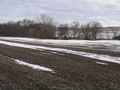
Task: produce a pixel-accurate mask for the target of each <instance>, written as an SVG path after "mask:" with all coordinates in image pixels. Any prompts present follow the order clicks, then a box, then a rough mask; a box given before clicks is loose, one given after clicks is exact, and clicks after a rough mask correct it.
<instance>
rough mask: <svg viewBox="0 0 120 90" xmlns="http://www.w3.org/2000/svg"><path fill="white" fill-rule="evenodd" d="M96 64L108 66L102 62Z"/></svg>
mask: <svg viewBox="0 0 120 90" xmlns="http://www.w3.org/2000/svg"><path fill="white" fill-rule="evenodd" d="M96 63H97V64H101V65H108V63H104V62H96Z"/></svg>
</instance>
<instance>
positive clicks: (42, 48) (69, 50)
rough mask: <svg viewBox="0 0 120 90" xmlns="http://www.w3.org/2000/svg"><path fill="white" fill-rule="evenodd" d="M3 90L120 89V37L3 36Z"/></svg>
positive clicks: (0, 85)
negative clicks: (42, 37) (119, 38)
mask: <svg viewBox="0 0 120 90" xmlns="http://www.w3.org/2000/svg"><path fill="white" fill-rule="evenodd" d="M0 90H120V41H117V40H98V41H89V40H46V39H32V38H12V37H11V38H10V37H0Z"/></svg>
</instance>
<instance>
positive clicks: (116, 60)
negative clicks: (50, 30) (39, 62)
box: [0, 41, 120, 64]
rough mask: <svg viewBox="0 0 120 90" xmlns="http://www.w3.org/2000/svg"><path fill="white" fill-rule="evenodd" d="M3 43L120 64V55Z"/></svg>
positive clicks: (9, 43) (4, 42) (3, 42)
mask: <svg viewBox="0 0 120 90" xmlns="http://www.w3.org/2000/svg"><path fill="white" fill-rule="evenodd" d="M0 43H1V44H5V45H9V46H15V47H22V48H29V49H35V50H42V49H43V50H51V51H55V52H62V53H68V54H74V55H79V56H84V57H88V58H93V59H98V60H103V61H108V62H113V63H118V64H120V57H112V56H109V55H101V54H96V53H88V52H81V51H73V50H69V49H62V48H51V47H44V46H35V45H28V44H21V43H14V42H7V41H0Z"/></svg>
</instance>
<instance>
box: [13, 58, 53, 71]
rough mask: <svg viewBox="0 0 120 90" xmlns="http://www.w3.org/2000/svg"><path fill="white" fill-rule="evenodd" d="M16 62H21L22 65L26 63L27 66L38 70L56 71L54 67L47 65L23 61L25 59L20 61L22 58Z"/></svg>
mask: <svg viewBox="0 0 120 90" xmlns="http://www.w3.org/2000/svg"><path fill="white" fill-rule="evenodd" d="M15 62H16V63H17V64H20V65H25V66H28V67H31V68H33V69H37V70H42V71H47V72H54V71H53V70H52V69H50V68H46V67H43V66H39V65H35V64H30V63H27V62H23V61H20V60H17V59H16V60H15Z"/></svg>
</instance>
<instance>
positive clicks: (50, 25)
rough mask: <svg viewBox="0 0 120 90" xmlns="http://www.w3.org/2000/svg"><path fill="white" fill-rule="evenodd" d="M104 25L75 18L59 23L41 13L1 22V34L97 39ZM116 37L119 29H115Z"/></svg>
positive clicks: (43, 37) (45, 37)
mask: <svg viewBox="0 0 120 90" xmlns="http://www.w3.org/2000/svg"><path fill="white" fill-rule="evenodd" d="M102 28H103V26H102V25H101V23H99V22H90V23H87V24H81V23H80V22H79V21H77V20H75V21H73V22H72V23H71V24H70V25H69V24H67V23H65V24H58V22H57V21H56V20H55V19H54V18H52V17H49V16H46V15H41V16H40V17H37V18H36V20H28V19H24V20H21V21H17V22H13V21H11V22H8V23H3V24H0V36H12V37H32V38H41V39H84V40H96V39H98V38H97V36H98V34H99V33H101V32H102ZM112 32H113V34H114V38H116V37H118V36H117V33H118V31H116V30H113V29H112Z"/></svg>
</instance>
